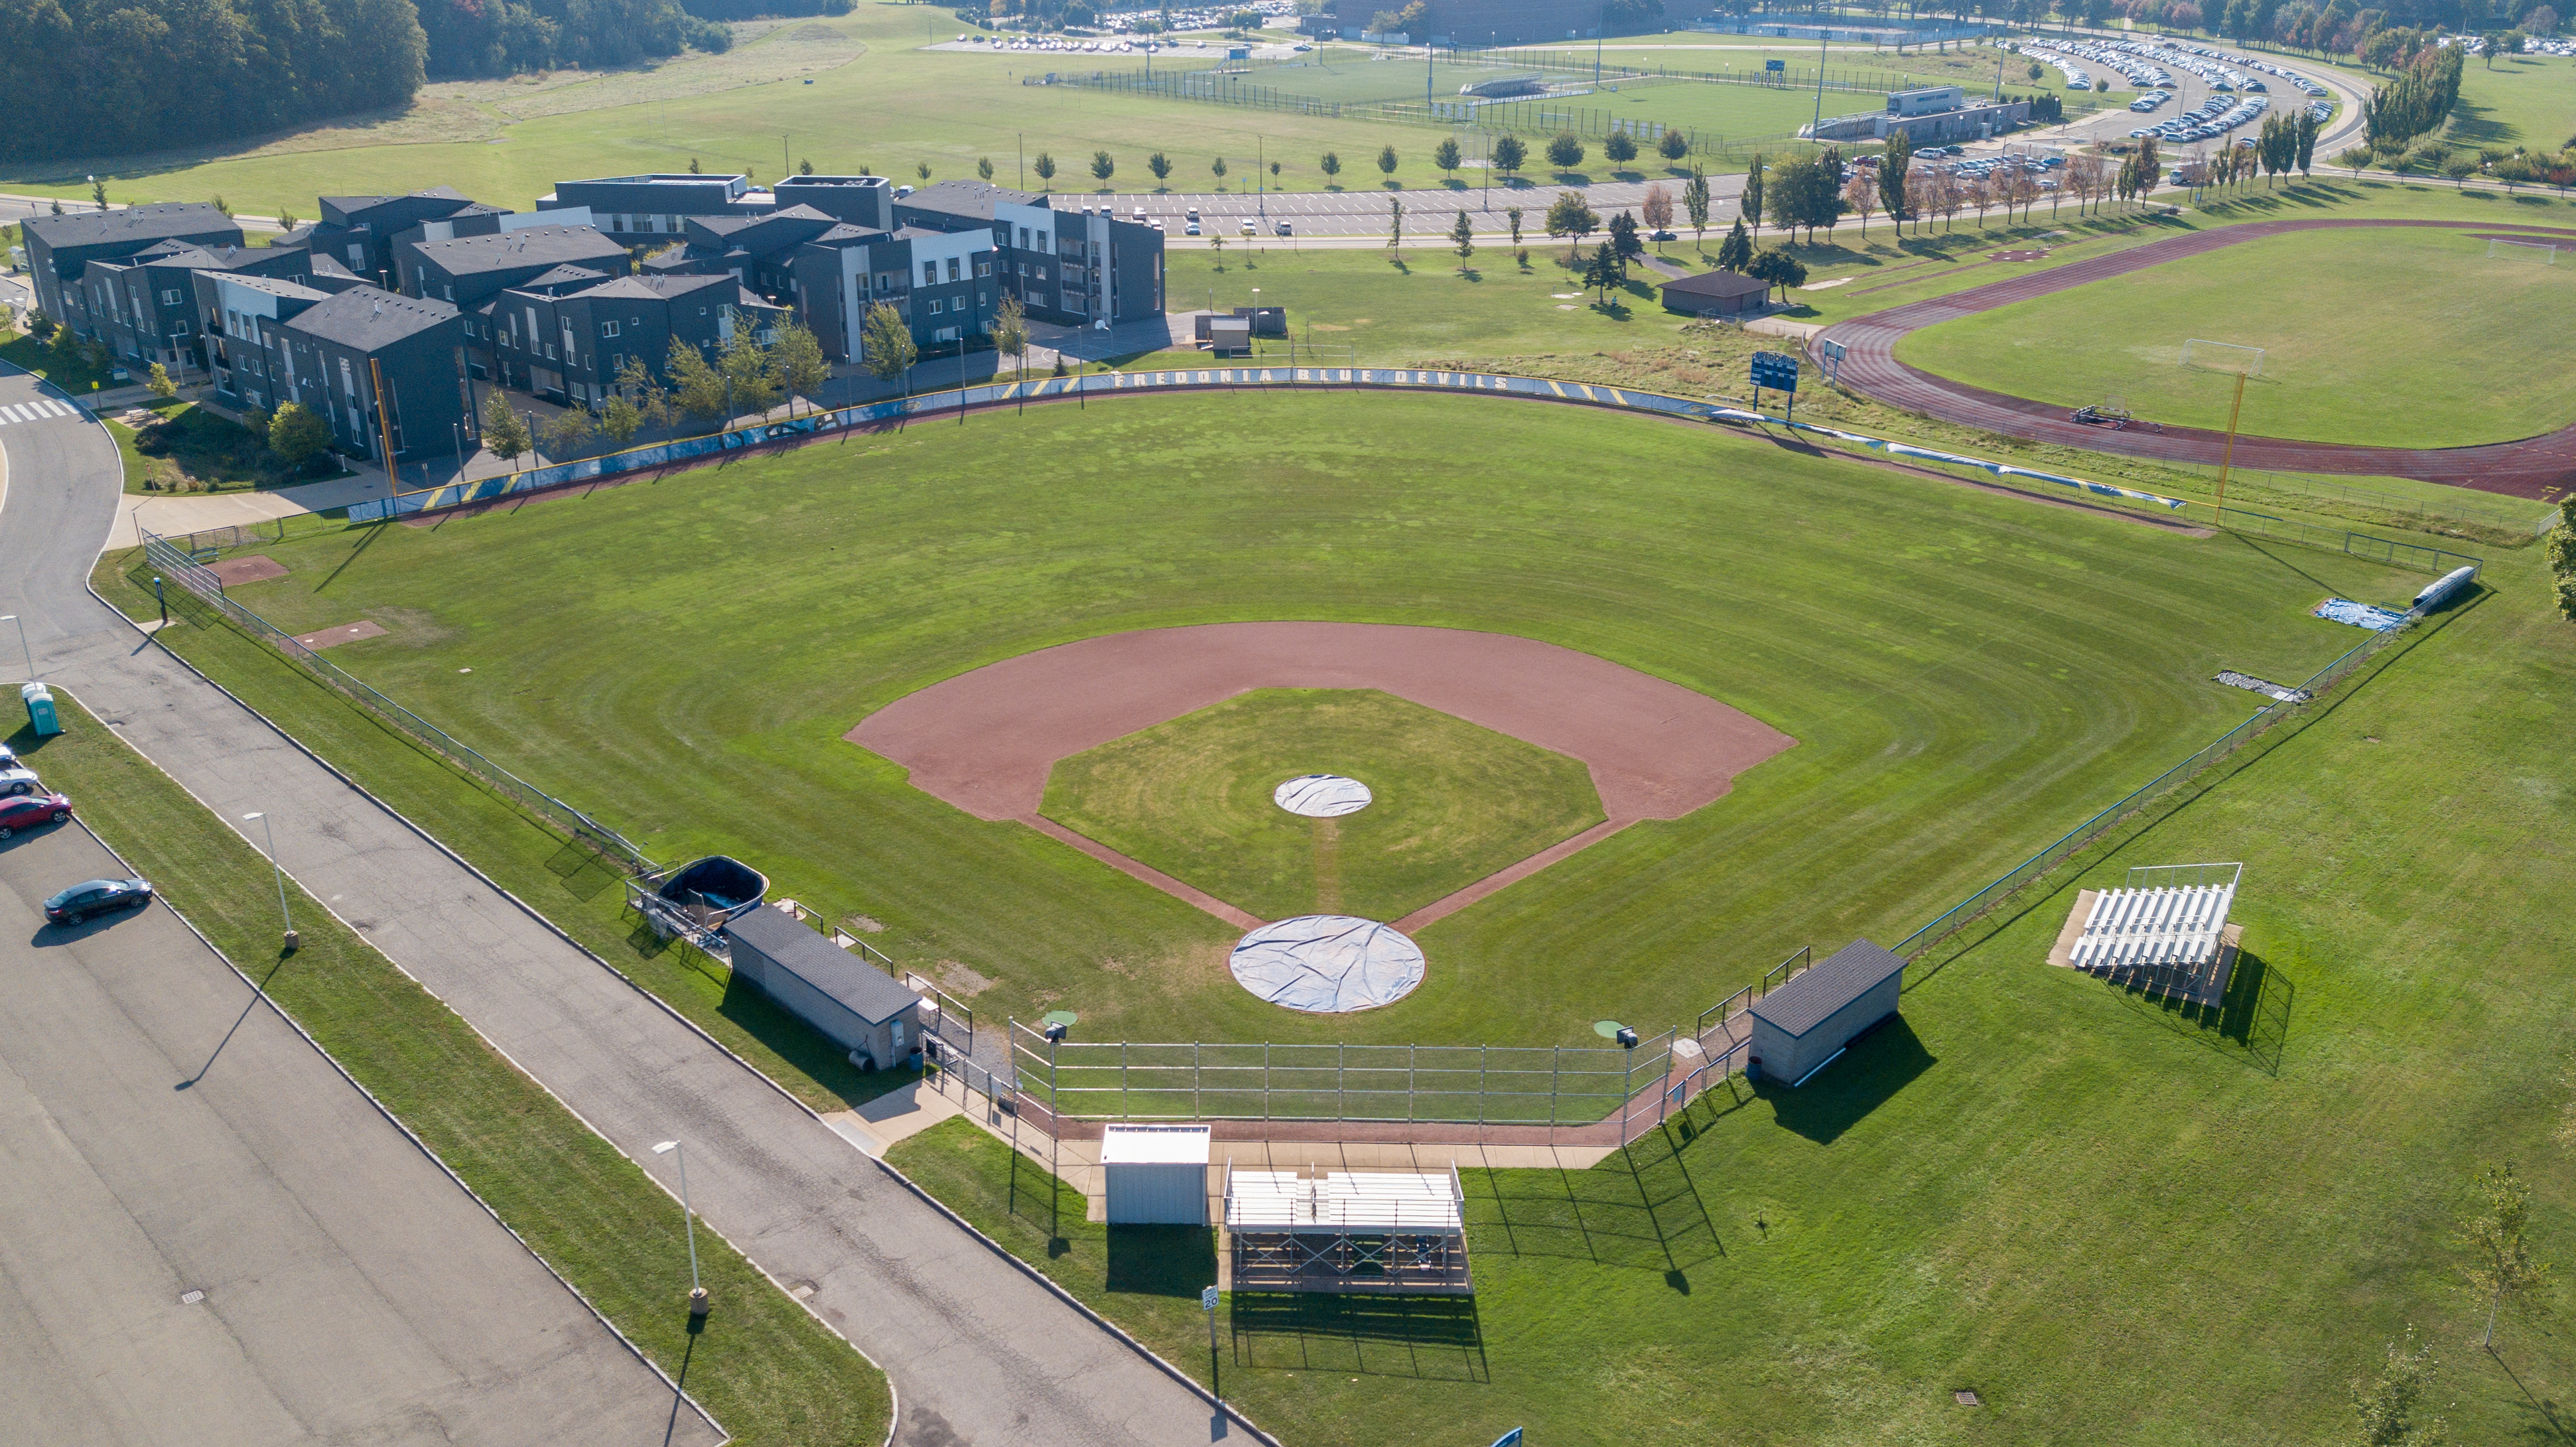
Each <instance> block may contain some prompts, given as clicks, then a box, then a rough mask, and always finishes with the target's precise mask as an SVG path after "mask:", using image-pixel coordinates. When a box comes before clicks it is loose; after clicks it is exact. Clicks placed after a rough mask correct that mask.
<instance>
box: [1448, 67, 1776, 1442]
mask: <svg viewBox="0 0 2576 1447" xmlns="http://www.w3.org/2000/svg"><path fill="white" fill-rule="evenodd" d="M1762 68H1763V69H1764V70H1787V69H1788V68H1789V62H1787V61H1785V60H1766V61H1764V62H1762ZM1495 1447H1501V1444H1500V1443H1497V1444H1495Z"/></svg>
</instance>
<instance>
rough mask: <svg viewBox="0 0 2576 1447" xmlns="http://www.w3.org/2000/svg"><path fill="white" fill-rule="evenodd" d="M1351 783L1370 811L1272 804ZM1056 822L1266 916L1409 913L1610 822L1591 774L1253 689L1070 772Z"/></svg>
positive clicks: (1413, 721)
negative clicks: (1327, 784)
mask: <svg viewBox="0 0 2576 1447" xmlns="http://www.w3.org/2000/svg"><path fill="white" fill-rule="evenodd" d="M1300 774H1341V775H1344V776H1346V777H1348V778H1353V779H1357V780H1359V781H1360V782H1361V783H1363V784H1366V785H1368V786H1369V790H1370V793H1371V794H1372V795H1374V798H1373V800H1372V802H1371V803H1370V804H1369V806H1368V807H1367V808H1365V809H1362V810H1360V811H1359V812H1358V813H1356V814H1350V815H1345V816H1344V817H1342V818H1339V819H1303V818H1299V817H1298V816H1296V815H1294V814H1290V813H1288V812H1287V811H1286V810H1284V809H1281V808H1280V807H1279V806H1278V804H1277V803H1275V802H1274V801H1273V800H1272V798H1271V792H1272V791H1273V790H1274V789H1276V788H1278V787H1279V784H1280V782H1281V781H1282V780H1285V779H1291V778H1295V777H1296V776H1298V775H1300ZM1045 810H1046V815H1047V817H1048V818H1050V819H1053V820H1055V821H1056V822H1057V823H1059V824H1062V825H1064V826H1065V827H1066V828H1068V829H1071V830H1073V831H1074V832H1076V833H1079V834H1083V835H1087V836H1089V837H1091V838H1093V839H1097V840H1099V841H1100V842H1101V843H1103V844H1106V845H1108V846H1110V847H1111V848H1113V849H1116V850H1117V851H1119V852H1120V853H1122V854H1125V855H1127V856H1128V857H1130V858H1133V859H1138V860H1142V861H1144V862H1145V863H1147V864H1150V865H1152V866H1154V867H1155V868H1156V869H1159V870H1161V871H1163V872H1164V873H1165V874H1169V875H1171V876H1173V877H1174V878H1176V879H1181V880H1186V881H1187V882H1189V883H1191V884H1194V885H1196V886H1198V887H1199V888H1201V889H1204V890H1206V891H1207V892H1208V893H1210V894H1213V895H1215V896H1216V897H1217V898H1219V899H1222V900H1224V901H1225V902H1226V903H1228V904H1231V905H1234V906H1235V907H1237V908H1239V909H1242V910H1245V911H1248V912H1249V913H1251V914H1254V915H1257V916H1259V917H1260V918H1262V919H1285V918H1287V917H1289V916H1291V915H1300V914H1315V913H1322V914H1356V915H1360V916H1362V917H1364V918H1368V919H1377V920H1391V919H1397V918H1400V917H1402V916H1404V915H1407V914H1410V913H1412V912H1413V911H1414V910H1416V909H1419V908H1420V907H1422V906H1423V905H1426V904H1429V903H1431V902H1432V901H1434V900H1437V899H1440V898H1443V897H1445V896H1447V895H1449V894H1452V893H1454V892H1456V891H1458V890H1461V889H1464V888H1466V887H1467V886H1468V885H1470V884H1473V883H1475V882H1476V881H1477V880H1479V879H1483V878H1484V877H1486V876H1487V875H1489V874H1492V873H1494V872H1495V871H1497V870H1500V869H1504V868H1507V867H1508V866H1510V865H1513V864H1516V863H1518V862H1519V861H1521V860H1523V859H1527V858H1528V857H1530V856H1531V855H1533V854H1536V853H1538V852H1539V851H1540V850H1542V849H1545V848H1547V847H1548V846H1549V845H1552V844H1555V843H1558V842H1560V841H1562V840H1565V839H1570V838H1572V837H1573V836H1575V835H1577V834H1580V833H1582V832H1583V831H1584V830H1586V829H1588V828H1590V827H1592V826H1593V825H1595V824H1598V823H1600V822H1601V819H1602V813H1601V801H1600V799H1599V797H1598V796H1596V795H1595V794H1594V793H1593V792H1592V778H1591V775H1590V773H1589V772H1588V771H1587V770H1586V769H1585V768H1584V766H1583V765H1582V764H1581V763H1579V762H1577V761H1575V760H1573V759H1569V758H1567V757H1565V756H1564V755H1563V754H1553V753H1549V752H1548V751H1547V750H1545V749H1542V748H1539V747H1537V746H1536V745H1534V744H1527V743H1523V742H1521V741H1520V740H1518V739H1515V738H1510V737H1508V736H1506V735H1503V734H1498V733H1495V732H1494V731H1493V730H1491V729H1485V728H1479V727H1477V726H1476V725H1474V724H1471V723H1468V722H1466V721H1465V720H1463V719H1457V718H1452V717H1450V716H1449V715H1447V714H1444V713H1439V712H1436V711H1434V710H1432V709H1427V708H1424V707H1422V706H1421V705H1420V704H1416V703H1408V702H1406V701H1405V700H1403V699H1400V698H1396V697H1394V696H1393V695H1390V694H1385V693H1380V692H1378V691H1377V690H1375V689H1287V688H1272V689H1256V690H1255V691H1253V692H1251V693H1247V694H1243V695H1240V696H1238V697H1235V698H1231V699H1228V700H1226V701H1225V702H1223V703H1220V704H1215V705H1213V706H1211V707H1208V708H1203V709H1200V710H1199V711H1197V712H1196V713H1192V714H1188V715H1185V716H1183V717H1181V718H1176V719H1173V720H1172V721H1171V722H1169V723H1165V724H1158V725H1156V726H1155V727H1153V728H1150V729H1144V730H1140V731H1139V732H1136V733H1132V734H1129V735H1127V736H1126V737H1125V738H1120V739H1112V740H1110V741H1109V742H1108V743H1105V744H1102V745H1100V746H1099V747H1098V748H1095V749H1090V750H1087V751H1085V752H1083V753H1079V754H1075V755H1074V756H1073V757H1071V758H1069V759H1064V760H1061V761H1059V762H1058V763H1057V764H1056V766H1055V769H1054V771H1053V772H1052V773H1051V774H1049V775H1048V777H1047V790H1046V805H1045Z"/></svg>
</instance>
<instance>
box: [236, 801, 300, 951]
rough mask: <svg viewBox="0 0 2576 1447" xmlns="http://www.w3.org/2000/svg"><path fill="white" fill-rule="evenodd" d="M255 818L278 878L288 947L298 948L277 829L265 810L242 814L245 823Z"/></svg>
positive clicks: (272, 871)
mask: <svg viewBox="0 0 2576 1447" xmlns="http://www.w3.org/2000/svg"><path fill="white" fill-rule="evenodd" d="M253 819H256V820H258V821H259V833H260V837H261V838H263V839H265V840H267V841H268V872H269V873H270V875H272V876H274V877H275V878H276V880H277V913H278V917H279V918H281V919H283V920H285V921H286V947H287V948H288V949H290V950H291V949H294V948H296V947H297V945H298V944H299V943H300V941H298V940H297V938H296V936H295V916H294V915H293V914H291V913H289V912H288V911H287V908H286V871H285V870H283V869H281V868H279V867H278V864H277V829H276V827H275V826H273V825H271V824H270V823H269V822H268V815H267V813H266V812H265V811H261V812H258V813H251V814H244V815H243V816H242V822H243V823H245V824H247V823H249V822H250V821H252V820H253Z"/></svg>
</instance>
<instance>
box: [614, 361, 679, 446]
mask: <svg viewBox="0 0 2576 1447" xmlns="http://www.w3.org/2000/svg"><path fill="white" fill-rule="evenodd" d="M611 391H612V392H613V393H614V394H615V395H616V396H617V397H618V398H620V399H622V400H624V401H626V402H627V403H628V404H629V405H631V406H632V407H633V408H634V409H635V417H636V425H637V426H638V427H640V426H642V425H643V424H644V423H646V422H652V423H656V424H667V423H669V422H670V420H671V394H670V392H669V390H668V389H666V388H664V387H663V385H662V384H661V383H660V382H658V381H656V380H654V377H653V371H652V369H651V368H649V367H647V366H645V365H644V359H643V358H642V357H628V358H627V359H626V362H625V364H624V365H623V366H620V367H619V368H618V369H617V381H616V383H615V384H614V386H613V387H612V388H611ZM634 430H635V429H634V428H629V429H628V434H631V433H632V432H633V431H634ZM610 435H611V436H615V437H617V439H618V440H619V441H621V442H623V441H625V440H626V437H625V435H621V434H618V433H615V432H612V433H611V434H610Z"/></svg>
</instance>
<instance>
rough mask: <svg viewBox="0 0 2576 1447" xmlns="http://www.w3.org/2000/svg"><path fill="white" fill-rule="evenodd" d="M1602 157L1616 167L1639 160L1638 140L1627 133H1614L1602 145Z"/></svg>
mask: <svg viewBox="0 0 2576 1447" xmlns="http://www.w3.org/2000/svg"><path fill="white" fill-rule="evenodd" d="M1601 155H1602V158H1603V159H1604V160H1607V161H1609V162H1610V163H1611V164H1612V165H1614V166H1624V165H1626V164H1628V163H1629V162H1630V161H1633V160H1635V159H1637V141H1636V138H1635V137H1633V136H1631V135H1629V134H1628V133H1627V132H1626V131H1612V132H1611V133H1610V138H1609V139H1608V140H1606V141H1603V142H1602V143H1601Z"/></svg>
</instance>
